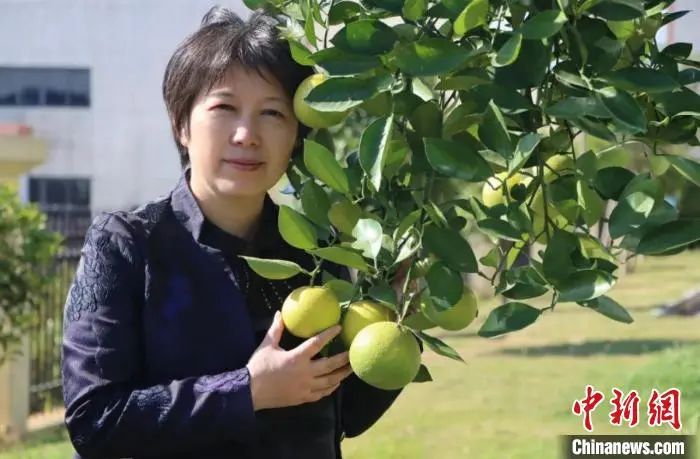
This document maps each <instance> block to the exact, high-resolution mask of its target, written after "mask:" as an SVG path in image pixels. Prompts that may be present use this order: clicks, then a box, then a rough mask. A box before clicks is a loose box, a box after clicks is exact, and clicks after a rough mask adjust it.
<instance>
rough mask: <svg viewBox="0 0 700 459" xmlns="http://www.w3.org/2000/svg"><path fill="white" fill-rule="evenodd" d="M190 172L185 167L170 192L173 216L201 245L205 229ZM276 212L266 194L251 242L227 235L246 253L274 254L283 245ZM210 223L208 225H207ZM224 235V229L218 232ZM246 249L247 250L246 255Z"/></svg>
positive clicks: (274, 206)
mask: <svg viewBox="0 0 700 459" xmlns="http://www.w3.org/2000/svg"><path fill="white" fill-rule="evenodd" d="M190 173H191V169H190V167H189V166H188V167H187V168H186V169H185V170H184V171H183V172H182V175H181V176H180V179H179V181H178V183H177V185H176V186H175V188H174V189H173V191H172V193H171V206H172V208H173V212H174V214H175V218H176V219H177V220H178V221H179V222H180V223H181V224H182V225H183V226H184V227H185V229H186V230H187V231H188V232H189V233H190V234H192V237H193V238H194V239H195V240H196V241H197V242H201V236H202V228H203V227H204V226H205V221H207V220H206V217H205V216H204V214H203V213H202V209H201V208H200V207H199V204H198V203H197V200H196V199H195V197H194V194H193V193H192V190H191V189H190V185H189V180H190ZM278 212H279V209H278V207H277V204H275V202H274V201H273V200H272V198H270V196H269V195H265V201H264V203H263V213H262V216H261V218H262V220H261V222H260V224H259V225H258V231H257V233H256V235H255V237H254V238H253V241H251V242H250V243H247V242H245V241H243V240H242V239H240V238H237V237H236V236H234V235H231V234H228V233H226V234H227V235H228V236H229V237H230V238H232V239H238V240H239V241H240V242H241V244H239V245H241V246H246V245H249V246H251V247H249V250H253V251H254V252H258V251H259V250H261V251H263V252H265V253H271V254H274V250H275V249H277V248H279V247H280V245H281V244H282V245H283V244H284V242H283V240H282V238H281V236H280V234H279V231H278V230H277V218H278ZM207 223H208V224H211V222H208V221H207ZM221 232H223V230H221ZM249 250H246V252H248V251H249Z"/></svg>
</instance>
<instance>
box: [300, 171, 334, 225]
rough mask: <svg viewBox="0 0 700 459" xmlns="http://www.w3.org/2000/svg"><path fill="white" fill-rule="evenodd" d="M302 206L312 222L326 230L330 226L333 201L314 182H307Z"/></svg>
mask: <svg viewBox="0 0 700 459" xmlns="http://www.w3.org/2000/svg"><path fill="white" fill-rule="evenodd" d="M301 205H302V207H303V209H304V214H306V216H307V217H308V218H309V219H310V220H311V221H312V222H314V223H316V224H317V225H319V226H321V227H324V228H325V227H327V226H328V225H330V222H329V221H328V210H330V208H331V201H330V199H329V198H328V195H327V194H326V192H325V191H324V190H323V188H321V187H320V186H319V185H318V184H316V182H314V181H313V180H309V181H308V182H306V183H305V184H304V187H303V188H302V190H301Z"/></svg>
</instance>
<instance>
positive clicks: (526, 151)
mask: <svg viewBox="0 0 700 459" xmlns="http://www.w3.org/2000/svg"><path fill="white" fill-rule="evenodd" d="M541 139H542V138H541V137H540V135H539V134H538V133H536V132H530V133H528V134H525V135H524V136H522V137H521V138H520V140H519V141H518V145H517V147H515V154H514V155H513V159H512V160H511V161H509V162H508V177H510V176H511V175H513V174H514V173H515V172H517V171H519V170H520V169H521V168H522V167H523V166H524V165H525V163H526V162H527V160H528V159H530V156H531V155H532V153H533V152H534V151H535V148H537V145H539V143H540V140H541Z"/></svg>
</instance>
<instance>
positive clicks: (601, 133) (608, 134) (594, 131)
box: [571, 118, 617, 142]
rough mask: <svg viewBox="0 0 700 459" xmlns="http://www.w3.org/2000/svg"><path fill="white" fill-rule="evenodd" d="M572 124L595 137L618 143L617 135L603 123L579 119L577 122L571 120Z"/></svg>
mask: <svg viewBox="0 0 700 459" xmlns="http://www.w3.org/2000/svg"><path fill="white" fill-rule="evenodd" d="M571 122H572V124H573V125H574V126H576V127H578V128H579V129H581V130H582V131H583V132H585V133H586V134H590V135H592V136H593V137H597V138H599V139H603V140H607V141H608V142H616V141H617V138H616V137H615V134H614V133H613V132H612V131H611V130H610V129H608V127H607V126H606V125H605V124H604V123H602V122H598V121H594V120H592V119H590V118H578V119H576V120H571Z"/></svg>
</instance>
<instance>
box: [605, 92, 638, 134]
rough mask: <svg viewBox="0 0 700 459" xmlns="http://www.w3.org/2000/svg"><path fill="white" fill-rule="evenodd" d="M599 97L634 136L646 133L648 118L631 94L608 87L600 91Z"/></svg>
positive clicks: (614, 116)
mask: <svg viewBox="0 0 700 459" xmlns="http://www.w3.org/2000/svg"><path fill="white" fill-rule="evenodd" d="M598 97H599V100H600V101H601V102H602V103H603V105H604V106H605V108H607V109H608V111H609V112H610V114H611V115H612V116H613V118H614V119H615V120H616V121H617V122H618V123H619V124H620V125H622V126H625V127H626V128H627V129H629V130H630V132H631V133H633V134H637V133H644V132H646V130H647V119H646V116H645V115H644V112H643V111H642V107H640V106H639V104H638V103H637V101H636V100H634V97H632V96H631V95H629V93H627V92H625V91H620V90H617V89H616V88H612V87H608V88H605V89H604V90H601V91H599V94H598Z"/></svg>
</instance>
